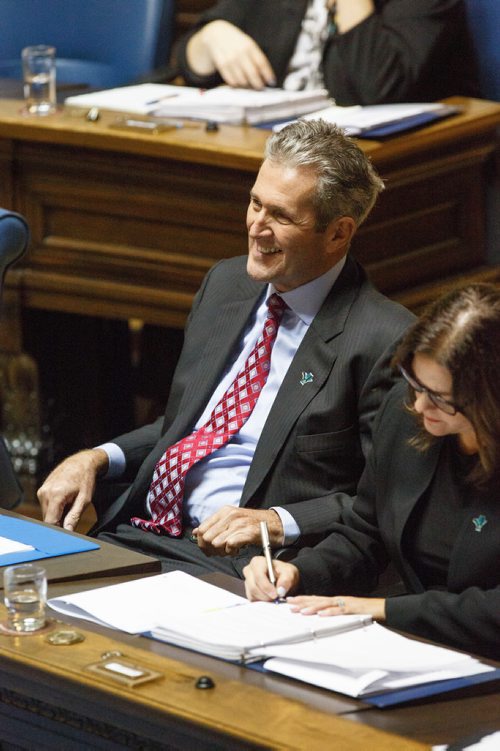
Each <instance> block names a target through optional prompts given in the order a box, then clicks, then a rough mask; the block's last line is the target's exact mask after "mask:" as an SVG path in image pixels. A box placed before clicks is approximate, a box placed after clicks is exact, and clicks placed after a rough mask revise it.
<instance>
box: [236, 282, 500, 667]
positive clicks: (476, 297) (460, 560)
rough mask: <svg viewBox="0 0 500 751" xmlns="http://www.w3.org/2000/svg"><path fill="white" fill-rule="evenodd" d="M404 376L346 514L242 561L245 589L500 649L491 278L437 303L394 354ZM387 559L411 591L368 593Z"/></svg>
mask: <svg viewBox="0 0 500 751" xmlns="http://www.w3.org/2000/svg"><path fill="white" fill-rule="evenodd" d="M394 366H395V367H398V368H399V370H400V372H401V374H402V376H403V380H402V383H400V384H398V385H397V386H395V387H394V388H393V390H392V391H391V393H390V394H389V395H388V397H387V398H386V400H385V402H384V404H383V405H382V407H381V409H380V412H379V414H378V415H377V418H376V426H375V431H374V440H373V450H372V453H371V456H370V458H369V460H368V463H367V465H366V469H365V471H364V474H363V476H362V478H361V480H360V483H359V487H358V496H357V498H356V499H355V501H354V505H353V507H352V510H350V511H346V512H345V514H344V517H343V523H342V524H338V525H336V528H335V531H334V532H333V533H332V534H331V535H329V536H328V537H327V538H326V539H325V540H324V541H323V542H321V543H319V544H318V545H316V546H315V547H314V548H306V549H303V550H302V551H301V552H300V553H299V554H298V557H297V558H295V559H294V561H293V563H285V562H282V561H274V563H273V566H274V569H275V574H276V587H274V586H273V585H272V584H271V583H270V581H269V579H268V577H267V569H266V565H265V559H264V558H261V557H257V558H254V559H253V560H252V562H251V563H250V565H249V566H247V567H246V569H245V577H246V588H247V595H248V597H249V598H250V599H262V600H268V599H273V598H275V597H277V596H278V595H284V594H287V595H288V594H290V595H297V596H292V597H289V598H288V601H289V602H290V603H291V604H292V607H293V609H294V610H297V611H300V612H302V613H304V614H312V613H320V614H321V615H325V616H335V615H338V614H346V613H370V614H372V615H373V617H374V618H375V619H376V620H378V621H381V622H385V623H386V624H387V625H388V626H391V627H393V628H396V629H399V630H401V631H406V632H408V633H411V634H415V635H417V636H422V637H426V638H429V639H432V640H434V641H438V642H442V643H444V644H448V645H450V646H453V647H456V648H460V649H465V650H468V651H471V652H475V653H477V654H481V655H485V656H489V657H493V658H496V659H499V658H500V288H498V287H495V286H493V285H487V284H474V285H468V286H466V287H463V288H460V289H457V290H454V291H453V292H451V293H449V294H448V295H447V296H445V297H444V298H442V299H441V300H438V301H437V302H436V303H434V304H433V305H432V306H431V307H430V308H429V310H428V311H427V312H426V313H425V314H424V315H423V316H422V317H421V318H420V319H419V321H417V323H416V324H414V325H413V327H412V328H411V329H410V330H409V331H408V332H407V334H406V335H405V338H404V340H403V342H402V343H401V345H400V347H399V349H398V351H397V353H396V355H395V358H394ZM389 561H392V563H393V564H394V565H395V567H396V569H397V570H398V572H399V574H400V576H401V578H402V580H403V582H404V585H405V589H406V594H403V595H399V596H394V597H384V598H381V597H363V596H360V595H363V594H366V593H367V592H369V591H371V590H372V589H373V587H374V586H375V584H376V581H377V577H378V574H379V573H380V572H382V571H383V570H384V569H385V568H386V566H387V564H388V562H389Z"/></svg>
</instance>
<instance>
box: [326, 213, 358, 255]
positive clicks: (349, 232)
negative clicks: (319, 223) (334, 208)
mask: <svg viewBox="0 0 500 751" xmlns="http://www.w3.org/2000/svg"><path fill="white" fill-rule="evenodd" d="M356 229H357V226H356V222H355V221H354V219H353V218H352V216H341V217H338V218H337V219H332V221H331V222H330V224H329V225H328V227H327V230H326V231H327V235H328V241H329V246H330V248H331V252H332V253H338V252H339V251H340V250H342V251H343V252H347V250H348V249H349V246H350V244H351V240H352V238H353V237H354V233H355V232H356Z"/></svg>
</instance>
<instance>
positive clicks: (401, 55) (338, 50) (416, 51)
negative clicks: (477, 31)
mask: <svg viewBox="0 0 500 751" xmlns="http://www.w3.org/2000/svg"><path fill="white" fill-rule="evenodd" d="M377 7H378V10H377V12H376V13H374V14H372V15H371V16H369V17H368V18H366V19H365V20H364V21H362V22H361V23H360V24H358V25H357V26H355V27H354V28H352V29H350V30H349V31H347V32H346V33H345V34H337V35H335V36H334V37H333V38H332V39H331V41H330V43H329V44H328V45H327V48H326V50H325V55H324V59H323V72H324V77H325V83H326V86H327V88H328V90H329V91H330V92H331V94H332V95H333V97H334V98H335V100H336V102H337V104H340V105H354V104H363V105H368V104H377V103H382V102H384V103H390V102H408V101H433V100H435V99H439V98H443V97H446V96H451V95H452V94H459V93H461V94H471V93H474V92H473V88H474V84H473V81H474V75H473V72H472V71H473V67H474V66H473V62H472V59H471V57H472V55H471V53H470V45H469V44H468V39H467V29H466V23H465V16H464V9H463V4H462V0H418V2H416V1H415V0H386V1H385V2H379V3H377Z"/></svg>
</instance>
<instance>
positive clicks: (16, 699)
mask: <svg viewBox="0 0 500 751" xmlns="http://www.w3.org/2000/svg"><path fill="white" fill-rule="evenodd" d="M66 586H67V590H66V591H70V589H71V585H69V584H67V585H66ZM78 586H79V585H78ZM60 589H61V585H60V584H59V585H57V590H58V591H59V592H60ZM50 590H51V591H50V594H51V595H54V594H55V593H54V588H53V587H50ZM3 612H4V611H3V609H2V608H1V607H0V618H2V617H3ZM71 620H72V619H65V621H69V622H71ZM72 623H73V625H74V626H76V628H77V630H78V631H81V632H82V633H83V634H84V635H85V641H84V642H82V643H80V644H74V645H71V646H68V647H54V646H51V645H48V644H47V643H46V641H45V634H40V635H38V636H32V637H24V638H20V637H8V636H2V635H0V676H1V677H0V717H1V720H0V739H2V740H11V741H12V740H13V739H14V738H15V739H16V742H17V743H18V744H19V747H20V748H28V749H31V748H33V747H34V746H32V745H30V743H33V738H34V737H36V738H37V746H36V747H37V748H42V749H44V748H47V749H49V748H50V749H52V748H61V747H64V749H65V751H66V749H73V748H75V749H76V748H79V749H82V748H103V749H121V748H125V747H126V748H141V749H150V750H151V751H153V750H155V751H159V749H164V748H175V749H177V748H180V749H187V748H196V749H205V748H207V749H208V748H210V749H213V748H217V749H231V751H232V749H240V748H242V749H251V748H273V749H308V750H309V749H317V748H318V749H319V748H328V747H332V748H333V747H335V748H336V749H339V751H357V749H360V751H361V750H363V751H365V750H366V749H368V748H369V749H373V750H374V751H378V749H380V751H391V749H395V750H397V751H413V749H415V750H416V749H421V748H429V747H430V745H431V744H437V743H450V742H452V741H454V740H457V739H459V738H462V737H467V736H469V735H471V734H473V733H475V732H478V731H482V732H487V731H492V730H494V729H495V728H498V723H499V721H500V713H499V703H498V693H496V694H494V695H493V694H489V695H487V694H486V695H476V696H474V697H471V698H462V699H458V698H455V699H450V698H449V697H441V699H439V700H437V701H433V702H431V703H428V704H425V703H421V704H418V705H414V706H411V707H401V708H393V709H388V710H376V709H373V708H371V707H369V705H366V704H363V703H362V702H359V701H357V700H354V699H351V698H349V697H345V696H341V695H339V694H335V693H333V692H327V691H323V690H321V689H317V688H315V687H312V686H307V685H306V684H301V683H299V682H294V681H291V680H288V679H286V678H284V677H280V676H273V675H271V674H264V673H259V672H255V671H251V670H248V669H246V668H243V667H240V666H238V665H233V664H230V663H225V662H222V661H219V660H215V659H212V658H210V657H206V656H204V655H199V654H196V653H194V652H188V651H185V650H181V649H178V648H175V647H171V646H169V645H167V644H163V643H160V642H156V641H153V640H149V639H145V638H143V637H135V636H129V635H126V634H120V633H116V632H112V631H110V630H109V629H104V628H102V627H99V626H96V625H93V624H85V623H84V622H82V621H76V620H73V621H72ZM82 626H83V628H82ZM116 650H118V651H120V652H121V653H122V655H123V656H125V657H127V658H128V659H130V660H132V661H133V662H136V663H138V664H140V665H141V666H144V667H148V668H150V669H153V670H156V671H159V672H161V673H163V677H162V678H161V679H159V680H158V681H155V682H151V683H148V684H144V685H143V686H141V687H136V688H129V687H127V686H123V685H121V684H118V683H116V682H114V681H113V680H111V679H108V678H102V677H100V676H97V675H95V674H92V673H89V672H88V671H87V670H86V666H87V665H89V664H91V663H94V662H96V661H98V660H99V659H100V657H101V655H103V654H104V653H105V652H110V651H116ZM200 675H209V676H210V677H211V678H212V679H213V680H214V682H215V688H213V689H211V690H205V691H202V690H200V689H197V688H196V686H195V684H196V680H197V679H198V677H199V676H200ZM490 691H491V688H490ZM42 731H43V732H42ZM63 738H64V741H63V740H62V739H63ZM63 742H64V744H65V745H64V746H63V745H62V744H63ZM78 743H79V744H80V745H77V744H78ZM24 744H27V745H24ZM39 744H40V745H39ZM44 744H45V745H44ZM51 744H52V745H51ZM72 744H74V745H72Z"/></svg>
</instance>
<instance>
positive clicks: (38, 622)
mask: <svg viewBox="0 0 500 751" xmlns="http://www.w3.org/2000/svg"><path fill="white" fill-rule="evenodd" d="M3 581H4V600H5V607H6V608H7V628H8V629H9V630H10V631H19V632H29V631H37V630H38V629H40V628H43V627H44V626H45V603H46V601H47V576H46V573H45V569H44V568H42V567H41V566H36V565H35V564H33V563H23V564H19V565H17V566H8V567H7V568H6V569H5V571H4V574H3Z"/></svg>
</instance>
